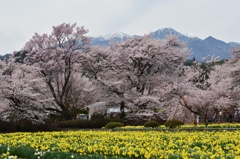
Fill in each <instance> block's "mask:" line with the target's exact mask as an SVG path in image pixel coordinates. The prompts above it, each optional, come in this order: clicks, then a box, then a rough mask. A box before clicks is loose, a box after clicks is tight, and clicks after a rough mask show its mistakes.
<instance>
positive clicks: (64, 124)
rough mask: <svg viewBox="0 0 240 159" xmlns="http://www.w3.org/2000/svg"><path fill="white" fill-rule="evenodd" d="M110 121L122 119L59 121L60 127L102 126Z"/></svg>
mask: <svg viewBox="0 0 240 159" xmlns="http://www.w3.org/2000/svg"><path fill="white" fill-rule="evenodd" d="M109 122H122V120H121V119H97V118H95V119H92V120H66V121H61V122H59V123H58V126H59V127H60V128H102V127H104V126H105V125H106V124H107V123H109Z"/></svg>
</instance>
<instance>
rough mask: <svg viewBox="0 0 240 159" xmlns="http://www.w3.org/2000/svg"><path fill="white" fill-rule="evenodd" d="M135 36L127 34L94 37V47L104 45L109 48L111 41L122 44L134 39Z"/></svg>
mask: <svg viewBox="0 0 240 159" xmlns="http://www.w3.org/2000/svg"><path fill="white" fill-rule="evenodd" d="M132 37H133V36H131V35H128V34H125V33H114V34H106V35H101V36H98V37H92V45H104V46H108V45H109V43H110V42H111V41H115V42H121V41H123V40H126V39H128V38H132Z"/></svg>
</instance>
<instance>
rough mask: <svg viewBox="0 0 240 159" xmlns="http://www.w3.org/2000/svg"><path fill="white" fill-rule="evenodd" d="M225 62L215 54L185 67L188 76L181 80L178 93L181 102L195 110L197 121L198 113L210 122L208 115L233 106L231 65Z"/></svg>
mask: <svg viewBox="0 0 240 159" xmlns="http://www.w3.org/2000/svg"><path fill="white" fill-rule="evenodd" d="M202 65H204V67H203V66H202ZM224 66H225V65H219V63H218V62H217V60H216V59H215V58H212V59H210V61H206V62H205V63H203V64H201V63H199V62H195V64H193V66H191V67H186V68H185V73H184V74H185V78H184V80H183V81H181V82H180V83H179V86H178V91H177V92H176V94H177V95H178V96H179V99H180V104H181V105H182V106H184V107H185V108H187V109H188V110H189V111H190V112H192V113H193V114H194V121H193V122H194V123H195V124H196V121H195V119H196V116H197V115H198V116H201V117H202V118H203V119H204V122H205V124H206V126H207V125H208V120H209V118H212V116H214V114H216V115H217V116H218V115H219V112H220V110H221V109H233V108H234V106H235V102H234V100H233V98H232V97H231V94H232V91H231V89H230V83H231V78H230V76H229V69H228V68H226V67H225V68H224ZM223 68H224V69H223ZM218 117H219V116H218ZM216 118H217V117H216Z"/></svg>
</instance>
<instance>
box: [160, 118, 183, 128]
mask: <svg viewBox="0 0 240 159" xmlns="http://www.w3.org/2000/svg"><path fill="white" fill-rule="evenodd" d="M164 125H165V126H166V127H170V128H175V127H180V126H181V125H184V123H183V122H182V121H180V120H177V119H172V120H167V121H166V122H165V124H164Z"/></svg>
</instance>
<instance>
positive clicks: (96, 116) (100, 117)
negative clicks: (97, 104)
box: [92, 114, 104, 119]
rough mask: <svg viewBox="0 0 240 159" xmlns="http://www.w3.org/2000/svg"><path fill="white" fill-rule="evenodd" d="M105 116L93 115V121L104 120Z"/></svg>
mask: <svg viewBox="0 0 240 159" xmlns="http://www.w3.org/2000/svg"><path fill="white" fill-rule="evenodd" d="M103 118H104V116H103V115H102V114H93V115H92V119H103Z"/></svg>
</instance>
